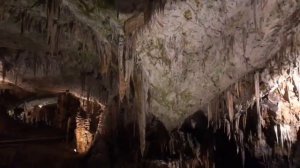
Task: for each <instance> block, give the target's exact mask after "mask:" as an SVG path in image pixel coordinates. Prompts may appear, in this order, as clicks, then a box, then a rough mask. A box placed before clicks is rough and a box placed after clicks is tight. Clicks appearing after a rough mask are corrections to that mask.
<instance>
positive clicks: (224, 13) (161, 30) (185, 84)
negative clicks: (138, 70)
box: [137, 0, 299, 129]
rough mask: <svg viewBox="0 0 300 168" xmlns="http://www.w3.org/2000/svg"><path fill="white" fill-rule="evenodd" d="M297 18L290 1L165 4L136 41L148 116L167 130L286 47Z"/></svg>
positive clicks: (296, 9) (294, 4) (295, 7)
mask: <svg viewBox="0 0 300 168" xmlns="http://www.w3.org/2000/svg"><path fill="white" fill-rule="evenodd" d="M296 16H299V2H296V1H294V0H289V1H257V0H254V1H250V0H246V1H245V0H234V1H202V0H187V1H178V2H167V4H166V5H165V8H164V10H163V11H161V12H158V13H157V14H155V15H154V16H153V19H152V22H151V23H150V25H149V26H148V29H145V30H144V31H143V32H142V33H141V34H140V36H139V37H138V39H137V57H138V61H139V62H140V64H142V65H143V67H144V69H145V71H146V74H147V76H148V78H149V82H150V90H151V108H150V111H151V113H153V114H155V115H156V116H157V117H158V118H159V119H161V120H162V121H163V123H165V125H166V126H167V127H168V129H172V128H174V127H176V126H177V125H179V124H180V123H182V121H183V120H184V119H185V118H186V117H187V116H189V115H191V114H193V113H194V112H196V111H197V110H199V109H201V108H202V107H203V105H205V104H206V103H207V102H209V101H210V100H211V99H212V98H213V97H214V96H216V95H217V94H219V93H220V92H221V91H223V90H224V89H226V88H227V87H228V86H229V85H230V84H233V83H234V82H235V81H237V79H239V78H240V77H242V76H243V75H245V74H247V73H248V72H250V71H252V70H254V69H256V68H259V67H261V66H263V65H264V63H265V62H266V61H267V60H268V59H270V58H271V57H272V56H273V55H274V54H275V53H276V52H277V51H278V50H279V49H280V48H281V47H282V46H284V45H286V41H287V40H288V39H289V38H290V36H289V34H290V33H291V32H293V29H294V28H295V27H297V26H298V24H299V20H298V19H295V18H296ZM291 34H292V33H291Z"/></svg>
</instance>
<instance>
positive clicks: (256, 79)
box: [254, 72, 261, 139]
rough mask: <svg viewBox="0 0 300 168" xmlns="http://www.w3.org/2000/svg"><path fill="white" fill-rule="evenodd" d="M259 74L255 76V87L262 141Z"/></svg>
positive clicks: (258, 125) (259, 133) (258, 133)
mask: <svg viewBox="0 0 300 168" xmlns="http://www.w3.org/2000/svg"><path fill="white" fill-rule="evenodd" d="M259 76H260V75H259V72H256V73H255V75H254V85H255V99H256V111H257V136H258V139H261V114H260V102H259V100H260V90H259Z"/></svg>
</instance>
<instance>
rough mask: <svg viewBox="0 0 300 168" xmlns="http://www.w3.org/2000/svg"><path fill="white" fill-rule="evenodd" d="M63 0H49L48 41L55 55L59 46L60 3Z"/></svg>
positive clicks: (52, 53) (51, 51) (50, 50)
mask: <svg viewBox="0 0 300 168" xmlns="http://www.w3.org/2000/svg"><path fill="white" fill-rule="evenodd" d="M61 2H62V0H47V21H48V22H47V28H48V32H47V33H48V34H47V42H48V45H49V52H50V53H51V55H54V54H55V53H56V52H57V50H58V48H56V47H57V44H59V41H58V36H59V34H58V32H59V26H58V22H59V17H60V5H61Z"/></svg>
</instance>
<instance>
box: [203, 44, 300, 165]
mask: <svg viewBox="0 0 300 168" xmlns="http://www.w3.org/2000/svg"><path fill="white" fill-rule="evenodd" d="M299 64H300V59H299V52H298V50H296V49H295V48H294V46H292V47H286V48H284V49H282V50H280V51H279V53H278V54H277V55H276V56H275V57H274V58H273V59H272V60H270V62H269V63H268V64H267V66H266V67H265V68H264V69H263V70H262V71H256V72H254V73H251V74H248V75H246V76H245V77H244V78H243V79H241V80H240V81H238V82H236V83H235V84H234V85H233V86H231V87H229V88H228V89H227V90H226V91H225V92H224V93H223V94H221V95H220V96H218V97H216V98H215V99H213V100H212V101H211V102H210V103H209V104H208V108H207V117H208V123H209V127H212V128H213V129H214V130H217V129H220V128H224V132H225V133H226V134H227V136H228V138H229V139H231V138H234V140H235V142H236V143H237V144H236V147H237V153H240V154H241V158H242V160H243V164H244V161H245V151H244V148H245V143H253V144H255V145H254V146H255V149H253V150H255V153H256V154H257V155H260V156H263V158H268V156H266V155H270V156H271V154H272V152H271V151H270V150H271V147H270V146H268V145H267V143H266V140H265V138H266V136H268V135H264V134H263V132H262V129H267V128H268V127H272V129H273V130H274V132H275V134H276V144H277V145H276V146H277V147H279V148H281V151H285V149H286V150H287V151H289V152H290V151H291V146H292V144H293V143H294V142H295V141H296V134H297V131H298V127H299V124H300V120H299V118H297V116H298V115H299V112H300V106H299V105H298V104H300V103H299V102H300V87H299V83H300V68H299ZM274 95H275V96H274ZM266 97H267V98H266ZM274 97H275V98H274ZM274 99H276V100H274ZM254 105H255V107H256V108H255V109H253V107H254ZM249 109H252V110H251V111H249ZM249 112H253V113H254V112H255V113H256V115H253V114H252V116H257V117H256V118H252V119H255V120H256V121H255V123H256V132H250V136H248V138H247V139H245V138H246V137H245V128H246V125H247V115H249ZM271 114H272V115H275V118H274V120H275V123H276V124H275V125H272V124H270V121H269V120H270V119H269V118H272V117H271ZM262 148H264V149H266V150H264V151H262ZM267 149H269V150H267ZM257 151H259V152H257ZM268 151H269V152H268ZM289 152H288V153H285V154H286V155H290V153H289ZM281 154H282V152H281Z"/></svg>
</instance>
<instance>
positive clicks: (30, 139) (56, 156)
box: [0, 112, 82, 168]
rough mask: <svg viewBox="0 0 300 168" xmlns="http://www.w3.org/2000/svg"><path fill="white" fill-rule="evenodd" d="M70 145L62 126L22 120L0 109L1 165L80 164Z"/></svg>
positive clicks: (55, 166) (26, 167) (32, 167)
mask: <svg viewBox="0 0 300 168" xmlns="http://www.w3.org/2000/svg"><path fill="white" fill-rule="evenodd" d="M73 146H74V145H73V144H67V143H66V142H65V134H64V132H63V131H61V130H58V129H55V128H51V127H47V126H40V125H39V126H37V125H36V126H31V125H27V124H23V123H21V122H19V121H15V120H13V119H12V118H10V117H9V116H7V115H6V114H5V113H4V112H0V167H1V168H5V167H7V168H10V167H22V168H35V167H37V168H40V167H49V168H50V167H51V168H61V167H64V168H65V167H72V168H73V167H74V168H76V167H81V161H82V156H80V155H78V154H77V153H75V152H74V147H73Z"/></svg>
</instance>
